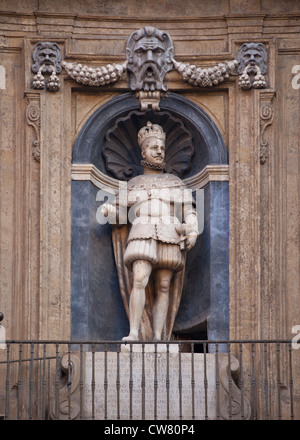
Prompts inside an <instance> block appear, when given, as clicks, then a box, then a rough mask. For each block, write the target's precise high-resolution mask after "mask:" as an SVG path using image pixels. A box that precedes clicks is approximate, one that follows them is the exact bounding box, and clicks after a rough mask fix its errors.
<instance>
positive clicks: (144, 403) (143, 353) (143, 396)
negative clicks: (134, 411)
mask: <svg viewBox="0 0 300 440" xmlns="http://www.w3.org/2000/svg"><path fill="white" fill-rule="evenodd" d="M141 387H142V420H145V415H146V408H145V406H146V377H145V344H142V383H141Z"/></svg>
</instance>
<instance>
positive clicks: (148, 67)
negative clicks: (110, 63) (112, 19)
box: [126, 27, 173, 91]
mask: <svg viewBox="0 0 300 440" xmlns="http://www.w3.org/2000/svg"><path fill="white" fill-rule="evenodd" d="M126 51H127V61H128V64H127V68H128V70H129V72H130V75H129V81H130V86H131V89H132V90H145V91H149V90H150V91H154V90H163V91H165V90H167V88H166V86H165V85H164V84H163V80H164V76H165V74H166V72H168V71H169V70H172V69H173V63H172V56H173V45H172V41H171V39H170V37H169V35H168V34H167V33H166V32H161V31H159V30H158V29H156V28H153V27H146V28H143V29H141V30H139V31H137V32H134V33H133V34H132V35H131V37H130V38H129V40H128V43H127V48H126Z"/></svg>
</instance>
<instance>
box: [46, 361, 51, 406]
mask: <svg viewBox="0 0 300 440" xmlns="http://www.w3.org/2000/svg"><path fill="white" fill-rule="evenodd" d="M50 380H51V379H50V359H48V392H47V406H48V408H50V405H51V404H50V389H51V386H50ZM51 398H52V396H51Z"/></svg>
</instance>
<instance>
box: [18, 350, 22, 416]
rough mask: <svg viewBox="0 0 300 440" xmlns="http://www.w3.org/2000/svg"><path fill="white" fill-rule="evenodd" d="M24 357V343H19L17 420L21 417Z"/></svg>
mask: <svg viewBox="0 0 300 440" xmlns="http://www.w3.org/2000/svg"><path fill="white" fill-rule="evenodd" d="M22 358H23V344H22V342H21V343H20V344H19V369H18V391H17V399H18V401H17V420H20V418H21V388H22Z"/></svg>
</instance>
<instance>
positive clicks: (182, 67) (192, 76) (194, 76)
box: [61, 59, 238, 87]
mask: <svg viewBox="0 0 300 440" xmlns="http://www.w3.org/2000/svg"><path fill="white" fill-rule="evenodd" d="M172 61H173V64H174V68H175V69H176V70H177V71H178V72H179V73H180V74H181V75H182V77H183V79H184V80H185V81H187V82H188V83H189V84H192V85H194V86H199V87H213V86H216V85H218V84H220V83H221V82H224V81H226V80H227V79H228V78H229V76H230V75H232V74H234V70H235V69H236V67H237V65H238V62H237V61H236V60H233V61H226V62H224V63H219V64H218V65H217V66H213V67H209V68H207V69H201V68H200V67H197V66H195V65H191V64H184V63H180V62H177V61H176V60H174V59H173V60H172ZM61 65H62V67H63V68H64V69H65V71H66V73H67V74H68V76H69V77H70V78H72V79H74V80H75V81H76V82H78V83H81V84H86V85H89V86H105V85H107V84H110V83H114V82H116V81H118V79H120V77H121V75H122V74H123V72H124V71H125V70H126V67H127V61H125V62H124V63H122V64H107V65H105V66H100V67H88V66H85V65H82V64H79V63H76V62H74V63H68V62H66V61H62V62H61Z"/></svg>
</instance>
